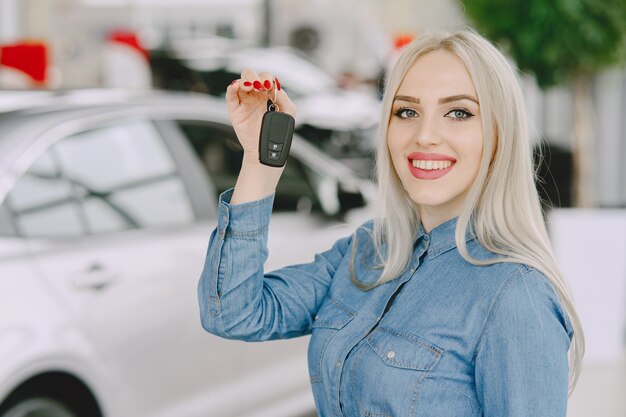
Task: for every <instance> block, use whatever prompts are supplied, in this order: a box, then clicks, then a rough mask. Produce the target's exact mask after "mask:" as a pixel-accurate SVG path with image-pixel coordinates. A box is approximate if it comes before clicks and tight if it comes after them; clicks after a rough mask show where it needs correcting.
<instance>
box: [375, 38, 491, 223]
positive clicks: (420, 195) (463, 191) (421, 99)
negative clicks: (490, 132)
mask: <svg viewBox="0 0 626 417" xmlns="http://www.w3.org/2000/svg"><path fill="white" fill-rule="evenodd" d="M387 144H388V147H389V152H390V155H391V159H392V161H393V165H394V167H395V170H396V173H397V174H398V177H399V178H400V181H401V182H402V185H403V186H404V189H405V190H406V191H407V192H408V193H409V195H410V196H411V199H412V200H413V201H414V202H415V203H416V204H417V205H418V208H419V210H420V215H421V216H422V218H423V217H424V216H428V215H430V216H431V217H432V216H435V217H437V218H440V219H444V220H447V219H451V218H453V217H455V216H458V215H459V214H460V211H461V207H462V204H463V201H464V199H465V196H466V195H467V193H468V191H469V189H470V187H471V185H472V183H473V182H474V180H475V178H476V175H477V174H478V168H479V166H480V161H481V156H482V151H483V129H482V124H481V118H480V106H479V104H478V98H477V95H476V91H475V89H474V84H473V83H472V80H471V78H470V75H469V73H468V71H467V69H466V68H465V65H464V64H463V61H461V60H460V59H459V58H457V57H456V56H455V55H452V54H451V53H449V52H446V51H442V50H438V51H433V52H430V53H428V54H426V55H424V56H422V57H420V58H418V59H417V60H416V61H415V63H414V64H413V66H412V67H411V68H410V69H409V71H408V73H407V74H406V77H405V78H404V80H403V81H402V83H401V84H400V88H399V89H398V93H397V94H396V96H395V99H394V102H393V107H392V113H391V118H390V122H389V131H388V136H387Z"/></svg>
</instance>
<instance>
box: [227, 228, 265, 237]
mask: <svg viewBox="0 0 626 417" xmlns="http://www.w3.org/2000/svg"><path fill="white" fill-rule="evenodd" d="M267 230H268V227H265V226H264V227H260V228H258V229H255V230H247V231H243V232H236V231H233V230H231V229H227V230H226V237H227V238H232V239H242V240H254V239H255V238H257V237H259V236H260V235H263V234H265V232H266V231H267Z"/></svg>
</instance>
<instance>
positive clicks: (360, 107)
mask: <svg viewBox="0 0 626 417" xmlns="http://www.w3.org/2000/svg"><path fill="white" fill-rule="evenodd" d="M294 101H296V106H297V108H298V117H297V119H298V124H308V125H311V126H315V127H318V128H322V129H331V130H340V131H349V130H362V129H371V128H373V127H375V126H376V125H377V124H378V121H379V118H380V108H381V103H380V101H378V100H376V99H375V98H374V97H372V96H371V95H369V94H366V93H363V92H359V91H332V92H320V93H318V94H314V95H311V96H305V97H299V98H298V99H297V100H294Z"/></svg>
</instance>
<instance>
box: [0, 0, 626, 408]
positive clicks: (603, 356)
mask: <svg viewBox="0 0 626 417" xmlns="http://www.w3.org/2000/svg"><path fill="white" fill-rule="evenodd" d="M568 1H569V2H570V3H572V2H573V3H577V1H575V0H563V1H562V3H568ZM531 3H532V2H531ZM548 3H550V2H548ZM599 3H602V1H599ZM607 4H611V2H610V1H608V2H607ZM468 24H469V25H471V24H472V22H471V19H470V18H469V17H468V15H467V13H466V10H465V8H464V6H463V2H462V1H459V0H385V1H383V0H333V1H331V0H309V1H298V0H0V417H200V416H202V417H206V416H210V417H218V416H219V417H314V416H316V413H315V405H314V402H313V397H312V394H311V391H310V385H309V377H308V373H307V363H306V350H307V342H308V338H298V339H292V340H283V341H272V342H267V343H243V342H236V341H231V340H224V339H220V338H217V337H216V336H213V335H211V334H208V333H206V332H205V331H204V330H203V329H202V327H201V326H200V322H199V317H198V306H197V299H196V285H197V280H198V277H199V274H200V271H201V269H202V267H203V262H204V255H205V251H206V245H207V242H208V238H209V236H210V233H211V231H212V229H213V228H214V227H215V225H216V213H217V198H218V195H219V194H220V193H221V192H223V191H224V190H227V189H228V188H230V187H232V186H233V185H234V183H235V180H236V178H237V174H238V171H239V168H240V166H241V155H242V153H241V148H240V146H239V143H238V141H237V138H236V136H235V134H234V131H233V129H232V126H231V125H230V122H229V118H228V114H227V111H226V105H225V101H224V94H225V90H226V87H227V86H228V84H229V83H230V82H231V81H232V80H233V79H236V78H239V74H240V72H241V71H242V70H243V69H246V68H252V69H254V70H256V71H269V72H271V73H273V74H275V75H276V76H278V78H279V79H280V80H281V84H282V85H283V86H284V88H285V90H286V91H287V92H288V93H289V95H290V97H291V98H292V99H293V101H294V102H295V103H296V105H297V107H298V117H297V122H296V130H295V137H294V142H293V146H292V150H291V154H290V156H289V162H288V164H287V168H286V170H285V173H284V175H283V177H282V179H281V182H280V184H279V187H278V190H277V193H276V200H275V204H274V214H273V216H272V225H271V229H270V230H271V233H270V241H269V247H270V258H269V259H268V262H267V263H266V270H270V269H273V268H277V267H280V266H284V265H287V264H293V263H300V262H308V261H310V260H312V259H313V256H314V254H315V253H318V252H321V251H323V250H325V249H327V248H329V247H330V246H331V245H332V243H333V242H334V241H335V240H337V239H339V238H340V237H343V236H346V235H348V234H349V233H350V232H351V231H352V230H354V227H356V226H357V225H359V224H361V223H362V222H363V221H365V220H367V219H369V218H371V217H372V215H373V209H374V207H375V204H376V193H375V184H374V181H375V180H374V177H373V172H374V164H375V162H374V151H375V148H376V141H377V126H378V120H379V118H380V111H381V94H382V89H383V85H384V77H385V74H386V71H387V69H388V68H389V67H390V66H391V65H392V64H393V62H394V60H395V58H396V57H397V56H398V54H399V52H400V51H401V49H402V47H403V46H404V45H406V44H407V43H408V42H410V41H411V40H412V39H414V38H415V37H417V36H419V34H420V33H423V32H425V31H429V30H455V29H458V28H462V27H465V26H466V25H468ZM624 26H626V21H625V22H624ZM625 32H626V30H625ZM623 44H624V45H626V43H623ZM511 59H514V57H511ZM589 79H590V84H589V95H588V100H587V101H585V103H586V105H587V107H585V108H583V109H582V112H583V113H584V112H586V113H588V114H589V118H585V120H589V121H590V122H589V124H588V125H587V127H588V129H589V132H590V133H589V137H590V138H591V140H590V142H589V144H588V145H587V148H585V151H584V152H583V154H584V155H585V159H586V161H587V162H586V163H587V167H588V169H589V171H587V172H588V173H589V175H587V176H586V178H585V179H586V180H587V184H586V194H584V195H585V196H586V197H585V198H581V195H582V194H575V193H573V192H572V190H573V187H574V182H573V177H574V171H575V169H576V168H575V165H574V162H573V161H574V160H575V158H574V156H575V155H576V152H577V151H578V150H579V149H580V148H579V146H580V145H577V144H576V142H575V141H573V140H572V138H573V137H574V136H575V134H574V130H575V129H577V128H580V126H581V124H580V120H581V109H580V108H577V107H576V106H575V105H574V104H573V103H575V100H573V98H574V95H575V93H574V91H573V87H572V85H570V84H568V83H561V84H556V85H553V86H549V87H546V86H544V85H542V84H541V83H539V82H538V80H537V79H536V78H535V77H534V75H533V74H532V73H530V72H523V74H522V83H523V89H524V94H525V98H526V102H527V107H528V111H529V114H530V115H531V121H532V124H533V129H534V131H535V135H534V136H535V138H536V142H535V144H534V146H535V149H536V150H537V152H536V154H537V155H538V156H537V158H536V162H537V170H538V177H539V180H538V184H537V185H538V189H539V190H540V194H541V196H542V199H543V201H544V203H545V204H544V209H545V216H546V220H547V222H548V227H549V231H550V234H551V238H552V241H553V244H554V248H555V252H556V254H557V257H558V260H559V262H560V264H561V267H562V269H563V271H564V273H565V276H566V277H567V279H568V280H569V284H570V287H571V290H572V293H573V296H574V299H575V302H576V305H577V309H578V311H579V314H580V315H581V319H582V322H583V326H584V328H585V332H586V343H587V350H586V354H585V358H584V362H583V371H582V374H581V379H580V382H579V384H578V386H577V388H576V390H575V391H574V393H573V394H572V396H571V397H570V400H569V406H568V416H569V417H583V416H584V417H589V416H593V417H624V416H626V395H624V393H626V355H625V353H626V352H625V351H626V343H625V340H626V164H624V163H623V162H622V161H624V160H626V64H625V63H624V62H623V61H622V62H617V63H614V64H612V65H610V66H606V67H604V68H602V69H601V70H597V71H594V72H593V73H591V74H590V78H589ZM539 155H542V156H539ZM293 242H298V244H297V245H294V244H293ZM590 260H594V262H590ZM394 417H399V416H394Z"/></svg>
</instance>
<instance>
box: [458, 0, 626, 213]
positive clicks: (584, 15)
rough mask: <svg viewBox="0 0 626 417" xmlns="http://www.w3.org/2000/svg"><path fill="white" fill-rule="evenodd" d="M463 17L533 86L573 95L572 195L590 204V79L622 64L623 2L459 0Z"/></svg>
mask: <svg viewBox="0 0 626 417" xmlns="http://www.w3.org/2000/svg"><path fill="white" fill-rule="evenodd" d="M461 3H462V4H463V6H464V7H465V11H466V14H467V16H468V17H469V19H470V20H471V21H472V22H473V23H474V25H475V27H476V28H477V29H478V31H479V32H481V33H482V34H483V35H484V36H486V37H487V38H490V39H492V40H493V41H495V42H496V43H498V44H499V46H500V47H501V48H502V49H503V50H504V51H505V52H506V53H508V54H509V55H510V56H511V57H512V58H513V59H514V60H515V61H516V63H517V66H518V67H519V69H520V70H521V71H524V72H527V73H530V74H533V75H534V76H535V78H536V80H537V83H538V84H539V86H540V87H541V88H543V89H546V88H548V87H551V86H554V85H559V84H568V85H570V86H571V89H572V92H573V109H574V126H573V133H572V139H573V143H572V151H573V155H574V161H573V162H574V180H573V182H574V195H575V199H576V202H577V205H579V206H591V205H593V204H594V198H593V194H592V191H591V190H592V183H591V180H592V178H593V175H594V172H593V171H594V169H593V166H592V155H593V140H592V131H593V129H592V118H591V114H592V112H593V105H592V102H591V100H592V98H591V79H592V76H593V74H594V73H596V72H598V71H600V70H602V69H605V68H608V67H611V66H614V65H616V64H618V63H619V62H623V61H624V60H626V0H549V1H546V0H461Z"/></svg>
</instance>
